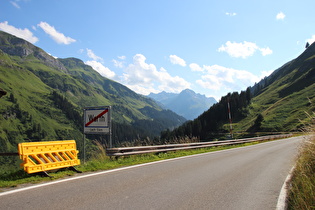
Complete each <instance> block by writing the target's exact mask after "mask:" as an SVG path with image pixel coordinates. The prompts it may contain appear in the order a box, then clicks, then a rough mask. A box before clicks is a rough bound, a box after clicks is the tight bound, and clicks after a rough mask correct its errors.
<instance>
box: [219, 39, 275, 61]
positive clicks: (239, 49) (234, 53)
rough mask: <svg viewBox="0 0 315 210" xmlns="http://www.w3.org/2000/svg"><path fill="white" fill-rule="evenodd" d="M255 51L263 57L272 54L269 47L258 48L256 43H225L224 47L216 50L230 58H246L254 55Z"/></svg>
mask: <svg viewBox="0 0 315 210" xmlns="http://www.w3.org/2000/svg"><path fill="white" fill-rule="evenodd" d="M257 50H259V51H260V52H261V54H262V55H263V56H265V55H269V54H272V50H271V49H270V48H269V47H267V48H260V47H258V46H257V45H256V43H253V42H247V41H244V42H243V43H242V42H241V43H237V42H231V41H227V42H226V43H225V45H222V46H221V47H220V48H219V49H218V51H219V52H226V53H228V54H229V55H230V56H231V57H235V58H239V57H241V58H247V57H249V56H252V55H254V53H255V52H256V51H257Z"/></svg>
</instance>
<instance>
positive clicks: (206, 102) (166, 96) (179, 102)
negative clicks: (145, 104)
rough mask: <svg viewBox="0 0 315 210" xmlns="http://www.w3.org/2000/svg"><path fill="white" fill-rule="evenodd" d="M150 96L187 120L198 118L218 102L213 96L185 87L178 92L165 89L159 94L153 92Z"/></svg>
mask: <svg viewBox="0 0 315 210" xmlns="http://www.w3.org/2000/svg"><path fill="white" fill-rule="evenodd" d="M148 97H151V98H153V99H154V100H156V101H158V102H160V103H161V104H163V106H165V107H166V108H168V109H170V110H172V111H174V112H175V113H177V114H179V115H181V116H183V117H185V118H186V119H187V120H193V119H195V118H197V117H198V116H199V115H200V114H202V113H203V112H204V111H206V110H207V109H209V108H210V107H211V106H212V105H213V104H214V103H215V102H216V100H215V99H214V98H213V97H206V96H205V95H201V94H199V93H195V92H194V91H193V90H190V89H185V90H183V91H181V92H180V93H178V94H176V93H166V92H164V91H163V92H161V93H157V94H154V93H151V94H149V95H148Z"/></svg>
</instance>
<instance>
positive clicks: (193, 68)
mask: <svg viewBox="0 0 315 210" xmlns="http://www.w3.org/2000/svg"><path fill="white" fill-rule="evenodd" d="M189 67H190V69H191V70H192V71H203V69H202V68H201V67H200V66H199V65H198V64H197V63H191V64H189Z"/></svg>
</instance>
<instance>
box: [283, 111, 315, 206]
mask: <svg viewBox="0 0 315 210" xmlns="http://www.w3.org/2000/svg"><path fill="white" fill-rule="evenodd" d="M309 118H310V121H311V125H309V126H307V127H306V128H305V130H304V132H306V133H307V134H309V137H308V138H307V140H306V141H305V143H304V145H303V146H302V148H301V151H300V153H299V156H298V158H297V162H296V168H295V170H294V172H293V176H292V180H291V187H290V191H289V198H288V209H299V210H300V209H315V114H314V113H313V116H311V115H309Z"/></svg>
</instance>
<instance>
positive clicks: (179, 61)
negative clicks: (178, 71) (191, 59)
mask: <svg viewBox="0 0 315 210" xmlns="http://www.w3.org/2000/svg"><path fill="white" fill-rule="evenodd" d="M170 61H171V63H172V64H178V65H180V66H186V62H185V61H184V59H182V58H180V57H178V56H177V55H170Z"/></svg>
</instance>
